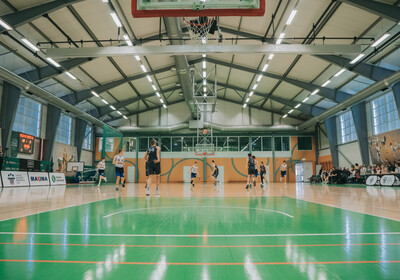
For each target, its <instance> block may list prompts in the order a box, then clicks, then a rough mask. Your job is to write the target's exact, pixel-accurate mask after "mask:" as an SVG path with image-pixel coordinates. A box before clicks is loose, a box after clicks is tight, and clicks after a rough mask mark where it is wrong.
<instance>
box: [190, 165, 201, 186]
mask: <svg viewBox="0 0 400 280" xmlns="http://www.w3.org/2000/svg"><path fill="white" fill-rule="evenodd" d="M198 174H199V166H198V165H197V161H195V162H194V165H193V166H192V167H191V168H190V184H192V186H193V188H194V184H195V182H196V181H197V180H198V179H200V177H199V175H198Z"/></svg>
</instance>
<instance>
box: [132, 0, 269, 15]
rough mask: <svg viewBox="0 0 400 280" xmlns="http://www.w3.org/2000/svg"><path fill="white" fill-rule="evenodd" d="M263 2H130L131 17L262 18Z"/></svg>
mask: <svg viewBox="0 0 400 280" xmlns="http://www.w3.org/2000/svg"><path fill="white" fill-rule="evenodd" d="M264 13H265V0H244V1H243V0H201V1H200V0H165V1H163V0H132V16H133V17H135V18H143V17H189V16H199V17H204V16H263V15H264Z"/></svg>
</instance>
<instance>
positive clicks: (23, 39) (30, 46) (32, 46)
mask: <svg viewBox="0 0 400 280" xmlns="http://www.w3.org/2000/svg"><path fill="white" fill-rule="evenodd" d="M21 41H22V42H24V44H25V45H27V46H28V47H29V48H31V49H32V50H34V51H36V52H38V51H39V49H38V48H37V47H36V46H35V45H34V44H32V43H31V42H29V41H28V39H26V38H22V39H21Z"/></svg>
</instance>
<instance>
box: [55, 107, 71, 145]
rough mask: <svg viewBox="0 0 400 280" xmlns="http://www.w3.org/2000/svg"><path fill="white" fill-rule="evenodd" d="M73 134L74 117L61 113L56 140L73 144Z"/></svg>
mask: <svg viewBox="0 0 400 280" xmlns="http://www.w3.org/2000/svg"><path fill="white" fill-rule="evenodd" d="M71 134H72V118H71V117H68V116H66V115H63V114H61V117H60V121H59V123H58V129H57V135H56V141H57V142H60V143H64V144H67V145H71Z"/></svg>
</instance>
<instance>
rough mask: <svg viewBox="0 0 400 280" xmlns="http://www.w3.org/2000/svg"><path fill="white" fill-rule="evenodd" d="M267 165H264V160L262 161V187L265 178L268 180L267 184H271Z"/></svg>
mask: <svg viewBox="0 0 400 280" xmlns="http://www.w3.org/2000/svg"><path fill="white" fill-rule="evenodd" d="M267 167H268V166H267ZM267 167H266V166H265V165H264V162H261V165H260V177H261V178H260V179H261V188H263V187H264V179H265V181H266V182H267V184H269V171H267ZM267 173H268V174H267Z"/></svg>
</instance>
